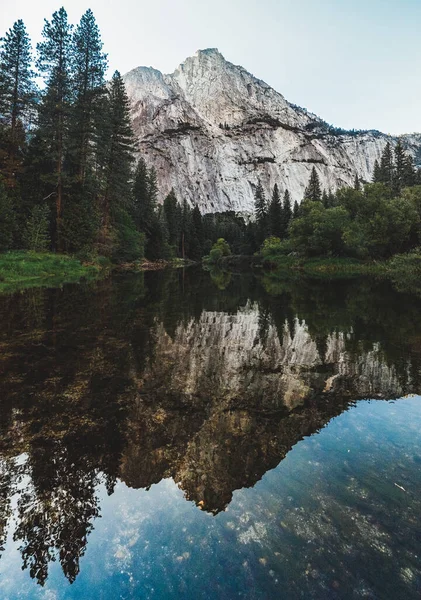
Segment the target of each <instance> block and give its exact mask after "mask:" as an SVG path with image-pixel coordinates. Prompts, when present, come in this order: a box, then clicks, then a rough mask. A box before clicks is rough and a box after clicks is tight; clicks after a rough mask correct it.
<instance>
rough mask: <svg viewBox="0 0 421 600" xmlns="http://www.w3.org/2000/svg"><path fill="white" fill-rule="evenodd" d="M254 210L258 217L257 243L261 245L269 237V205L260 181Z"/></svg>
mask: <svg viewBox="0 0 421 600" xmlns="http://www.w3.org/2000/svg"><path fill="white" fill-rule="evenodd" d="M254 210H255V215H256V241H257V243H258V244H259V245H260V244H262V243H263V240H264V239H265V238H266V237H267V235H268V205H267V202H266V196H265V192H264V189H263V186H262V184H261V182H260V181H259V183H258V184H257V187H256V191H255V193H254Z"/></svg>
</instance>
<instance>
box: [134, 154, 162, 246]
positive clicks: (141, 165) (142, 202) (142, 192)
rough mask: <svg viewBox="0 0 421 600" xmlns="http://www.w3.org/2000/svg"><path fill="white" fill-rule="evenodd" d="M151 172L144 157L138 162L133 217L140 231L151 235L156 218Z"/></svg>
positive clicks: (135, 175)
mask: <svg viewBox="0 0 421 600" xmlns="http://www.w3.org/2000/svg"><path fill="white" fill-rule="evenodd" d="M150 176H151V175H150V173H149V172H148V169H147V167H146V163H145V161H144V159H143V158H142V157H141V158H140V159H139V162H138V163H137V167H136V171H135V174H134V181H133V218H134V222H135V225H136V227H137V229H138V230H139V231H143V232H144V233H145V234H146V235H147V236H148V237H149V236H150V235H151V229H152V224H153V221H154V219H155V209H156V198H155V196H154V195H152V196H151V194H150Z"/></svg>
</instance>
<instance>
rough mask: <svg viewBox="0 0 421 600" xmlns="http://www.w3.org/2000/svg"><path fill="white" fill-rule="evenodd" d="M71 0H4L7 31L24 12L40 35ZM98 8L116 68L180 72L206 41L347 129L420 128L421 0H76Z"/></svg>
mask: <svg viewBox="0 0 421 600" xmlns="http://www.w3.org/2000/svg"><path fill="white" fill-rule="evenodd" d="M61 5H62V4H60V3H59V2H58V3H57V2H54V1H52V0H37V1H36V2H35V1H34V0H14V2H7V3H6V1H5V0H2V6H1V9H0V32H1V33H0V35H3V34H4V32H5V31H6V30H7V29H9V27H11V26H12V25H13V23H14V21H16V20H17V19H23V21H24V22H25V24H26V27H27V30H28V33H29V35H30V37H31V39H32V42H33V44H34V45H35V44H36V42H37V41H39V39H40V36H41V30H42V27H43V21H44V18H47V19H50V18H51V15H52V13H53V12H54V11H55V10H57V9H58V8H60V6H61ZM64 8H65V9H66V10H67V12H68V15H69V20H70V21H71V22H73V23H77V22H78V21H79V19H80V17H81V15H82V14H83V13H84V12H85V11H86V10H87V9H88V8H91V9H92V10H93V12H94V14H95V17H96V19H97V22H98V25H99V27H100V30H101V34H102V40H103V42H104V50H105V52H107V53H108V56H109V65H110V73H112V72H113V71H114V70H116V69H118V70H119V71H121V73H126V72H127V71H129V70H130V69H133V68H135V67H137V66H140V65H144V66H152V67H155V68H157V69H159V70H160V71H162V72H164V73H172V72H173V71H174V70H175V69H176V67H177V66H178V65H179V64H180V63H181V62H183V61H184V60H185V59H186V58H187V57H188V56H192V55H193V54H194V53H195V52H196V51H197V50H198V49H204V48H218V49H219V51H220V52H221V53H222V54H223V55H224V56H225V58H226V59H227V60H229V61H230V62H233V63H234V64H239V65H241V66H243V67H244V68H245V69H247V70H248V71H250V72H251V73H253V75H255V76H256V77H258V78H259V79H263V80H264V81H266V82H267V83H268V84H269V85H271V86H272V87H273V88H275V89H276V90H277V91H278V92H281V93H282V94H283V95H284V96H285V97H286V99H287V100H289V101H290V102H293V103H295V104H298V105H300V106H303V107H305V108H307V109H308V110H310V111H311V112H314V113H316V114H318V115H319V116H321V117H322V118H323V119H325V120H326V121H328V122H329V123H332V124H334V125H335V126H338V127H344V128H346V129H353V128H355V129H379V130H380V131H383V132H385V133H391V134H401V133H411V132H413V131H417V132H421V35H420V23H421V0H207V1H206V2H205V1H204V0H148V1H145V0H119V1H116V0H90V1H89V0H72V1H71V2H68V4H67V5H66V4H65V3H64Z"/></svg>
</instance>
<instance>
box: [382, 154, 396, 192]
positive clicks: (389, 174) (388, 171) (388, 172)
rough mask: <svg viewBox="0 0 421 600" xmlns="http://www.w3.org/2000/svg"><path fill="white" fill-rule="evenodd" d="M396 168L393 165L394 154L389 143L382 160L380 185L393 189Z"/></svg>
mask: <svg viewBox="0 0 421 600" xmlns="http://www.w3.org/2000/svg"><path fill="white" fill-rule="evenodd" d="M394 171H395V167H394V164H393V154H392V147H391V145H390V142H387V144H386V146H385V149H384V150H383V153H382V157H381V160H380V171H379V183H385V184H386V185H388V186H389V187H390V188H391V189H392V188H393V180H394Z"/></svg>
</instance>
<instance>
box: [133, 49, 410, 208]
mask: <svg viewBox="0 0 421 600" xmlns="http://www.w3.org/2000/svg"><path fill="white" fill-rule="evenodd" d="M124 81H125V84H126V89H127V93H128V95H129V98H130V101H131V107H132V119H133V126H134V130H135V134H136V137H137V139H138V142H139V152H140V154H141V155H142V156H143V157H144V158H145V160H146V162H147V164H148V165H149V166H154V167H155V168H156V170H157V174H158V182H159V186H160V190H161V193H162V196H164V195H166V194H167V193H168V192H169V191H170V190H171V188H174V190H175V192H176V194H177V196H178V197H179V198H180V199H181V198H186V199H187V200H188V201H189V202H190V204H192V205H195V204H198V206H199V208H200V210H201V211H202V212H203V213H205V212H219V211H226V210H234V211H236V212H240V213H241V212H243V213H250V212H252V210H253V203H254V199H253V194H254V190H255V187H256V185H257V182H258V180H261V181H262V183H263V185H264V187H265V188H266V190H267V191H268V192H269V190H271V189H272V187H273V186H274V184H275V183H278V185H279V187H280V189H281V191H284V190H285V189H289V191H290V193H291V195H292V199H293V200H297V201H299V202H300V201H301V199H302V197H303V192H304V189H305V186H306V184H307V182H308V179H309V176H310V172H311V169H312V168H313V166H314V167H315V168H316V170H317V172H318V174H319V176H320V179H321V183H322V186H323V187H324V188H325V189H331V190H335V189H337V188H338V187H341V186H344V185H352V183H353V181H354V178H355V175H356V174H358V176H359V177H360V179H361V180H363V181H370V179H371V177H372V171H373V166H374V161H375V160H376V159H379V158H380V156H381V153H382V151H383V149H384V147H385V145H386V143H387V142H388V141H390V142H391V143H392V144H394V143H396V139H397V138H393V137H390V136H388V135H385V134H382V133H380V132H378V131H367V132H360V133H355V132H344V131H342V130H333V129H332V128H330V127H329V126H328V125H327V124H326V123H325V122H324V121H323V120H322V119H320V118H319V117H317V116H316V115H314V114H311V113H309V112H308V111H306V110H305V109H302V108H300V107H297V106H295V105H293V104H291V103H289V102H288V101H287V100H286V99H285V98H284V97H283V96H282V95H281V94H280V93H278V92H276V91H275V90H274V89H272V88H271V87H270V86H269V85H267V84H266V83H264V82H263V81H261V80H259V79H257V78H256V77H254V76H253V75H251V74H250V73H248V72H247V71H246V70H245V69H243V68H242V67H239V66H235V65H233V64H231V63H230V62H228V61H226V60H225V58H224V57H223V56H222V54H221V53H220V52H219V51H218V50H217V49H215V48H210V49H207V50H199V51H198V52H197V53H196V54H195V55H194V56H193V57H190V58H188V59H187V60H186V61H185V62H184V63H183V64H181V65H180V66H179V67H178V68H177V69H176V70H175V71H174V73H172V74H171V75H163V74H162V73H161V72H160V71H157V70H156V69H153V68H148V67H138V68H136V69H133V70H132V71H130V72H129V73H127V74H126V75H125V76H124ZM403 142H404V144H405V146H406V147H407V149H408V150H409V151H410V152H411V153H412V154H413V156H414V158H415V160H416V162H418V156H419V154H420V151H421V134H411V135H407V136H403Z"/></svg>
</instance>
